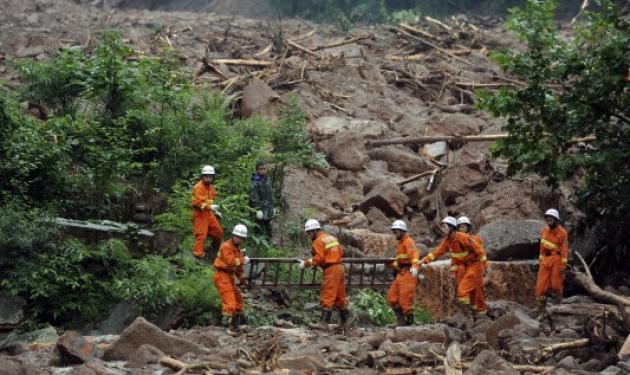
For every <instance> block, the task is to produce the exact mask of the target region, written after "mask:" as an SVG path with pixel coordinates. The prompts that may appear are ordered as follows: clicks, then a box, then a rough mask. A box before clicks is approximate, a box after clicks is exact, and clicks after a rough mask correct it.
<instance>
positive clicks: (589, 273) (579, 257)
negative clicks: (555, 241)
mask: <svg viewBox="0 0 630 375" xmlns="http://www.w3.org/2000/svg"><path fill="white" fill-rule="evenodd" d="M575 255H576V256H577V258H578V259H579V260H580V262H581V263H582V265H583V266H584V270H585V271H586V275H587V276H588V278H589V279H591V280H593V274H591V270H590V268H588V264H586V261H585V260H584V258H582V255H581V254H580V253H579V252H577V251H576V252H575Z"/></svg>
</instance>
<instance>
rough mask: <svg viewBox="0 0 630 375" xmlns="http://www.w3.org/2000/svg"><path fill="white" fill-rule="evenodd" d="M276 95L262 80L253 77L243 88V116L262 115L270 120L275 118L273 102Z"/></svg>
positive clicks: (276, 97)
mask: <svg viewBox="0 0 630 375" xmlns="http://www.w3.org/2000/svg"><path fill="white" fill-rule="evenodd" d="M277 99H278V95H277V94H276V93H275V92H274V91H273V90H272V89H271V87H269V86H268V85H267V84H266V83H265V82H264V81H262V80H260V79H258V78H254V79H253V80H251V82H250V83H249V84H248V85H247V86H245V88H244V89H243V100H242V102H241V103H242V104H241V113H242V115H243V116H245V117H249V116H252V115H262V116H264V117H267V118H268V119H270V120H271V121H275V120H276V114H275V106H276V104H275V102H276V100H277Z"/></svg>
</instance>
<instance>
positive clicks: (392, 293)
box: [387, 220, 420, 326]
mask: <svg viewBox="0 0 630 375" xmlns="http://www.w3.org/2000/svg"><path fill="white" fill-rule="evenodd" d="M390 229H391V231H392V232H393V233H394V236H395V237H396V240H398V245H396V260H395V261H394V262H393V263H391V264H388V266H390V267H393V268H394V269H396V270H397V271H398V273H397V274H396V278H395V279H394V282H393V283H392V286H391V287H389V290H388V291H387V303H388V304H389V305H390V306H391V307H392V310H394V313H395V314H396V325H399V326H402V325H413V301H414V298H415V296H416V287H417V285H418V271H419V270H420V259H419V258H420V253H419V252H418V248H417V247H416V243H415V242H414V240H412V239H411V237H409V234H408V233H407V224H406V223H405V222H404V221H402V220H396V221H394V222H393V223H392V226H391V227H390Z"/></svg>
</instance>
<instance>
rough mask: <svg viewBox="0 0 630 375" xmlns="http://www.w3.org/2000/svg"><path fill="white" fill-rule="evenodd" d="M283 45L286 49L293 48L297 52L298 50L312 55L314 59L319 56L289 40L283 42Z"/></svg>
mask: <svg viewBox="0 0 630 375" xmlns="http://www.w3.org/2000/svg"><path fill="white" fill-rule="evenodd" d="M284 44H285V45H286V46H287V47H292V48H295V49H297V50H299V51H302V52H305V53H308V54H309V55H313V56H315V57H317V58H319V55H318V54H316V53H315V52H313V51H311V50H310V49H308V48H306V47H304V46H301V45H299V44H297V43H296V42H294V41H292V40H291V39H287V40H285V41H284Z"/></svg>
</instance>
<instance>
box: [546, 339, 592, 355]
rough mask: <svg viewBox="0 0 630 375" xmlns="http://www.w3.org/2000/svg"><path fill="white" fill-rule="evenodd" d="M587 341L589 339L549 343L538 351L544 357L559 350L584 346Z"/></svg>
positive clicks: (586, 344)
mask: <svg viewBox="0 0 630 375" xmlns="http://www.w3.org/2000/svg"><path fill="white" fill-rule="evenodd" d="M589 343H590V340H589V339H577V340H574V341H569V342H559V343H557V344H551V345H549V346H546V347H544V348H542V349H541V350H540V353H541V355H542V356H543V357H545V356H548V355H550V354H553V353H555V352H559V351H561V350H567V349H577V348H583V347H585V346H588V344H589Z"/></svg>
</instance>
